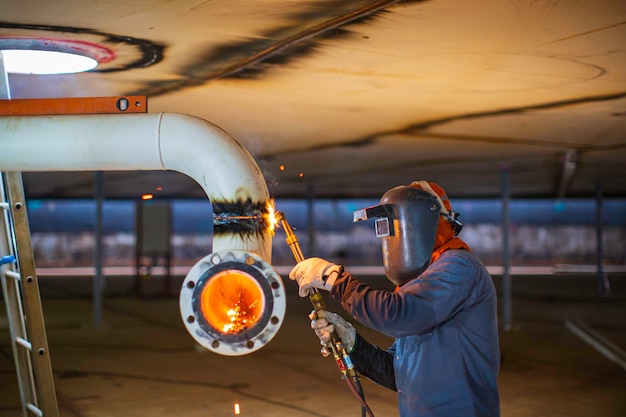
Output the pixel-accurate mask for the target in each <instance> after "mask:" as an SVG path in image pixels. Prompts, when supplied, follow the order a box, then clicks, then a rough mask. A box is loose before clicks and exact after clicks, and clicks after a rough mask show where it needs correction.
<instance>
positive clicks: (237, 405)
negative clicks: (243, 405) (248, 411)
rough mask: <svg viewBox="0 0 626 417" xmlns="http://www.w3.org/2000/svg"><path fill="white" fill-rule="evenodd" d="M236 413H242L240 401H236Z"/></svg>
mask: <svg viewBox="0 0 626 417" xmlns="http://www.w3.org/2000/svg"><path fill="white" fill-rule="evenodd" d="M235 414H236V415H239V414H241V409H240V407H239V403H237V402H236V403H235Z"/></svg>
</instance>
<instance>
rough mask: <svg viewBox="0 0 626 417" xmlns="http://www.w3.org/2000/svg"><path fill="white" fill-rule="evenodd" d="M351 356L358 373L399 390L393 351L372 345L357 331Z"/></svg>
mask: <svg viewBox="0 0 626 417" xmlns="http://www.w3.org/2000/svg"><path fill="white" fill-rule="evenodd" d="M391 350H392V351H393V346H392V348H391ZM350 357H351V358H352V361H353V362H354V367H355V369H356V370H357V372H358V373H360V374H361V375H364V376H366V377H368V378H369V379H371V380H372V381H374V382H375V383H377V384H379V385H382V386H383V387H385V388H389V389H390V390H392V391H397V389H396V378H395V374H394V371H393V354H392V353H390V352H388V351H385V350H382V349H381V348H379V347H378V346H374V345H372V344H371V343H369V342H368V341H367V340H365V339H364V338H363V336H361V335H360V334H358V333H357V337H356V343H355V345H354V349H352V352H351V353H350Z"/></svg>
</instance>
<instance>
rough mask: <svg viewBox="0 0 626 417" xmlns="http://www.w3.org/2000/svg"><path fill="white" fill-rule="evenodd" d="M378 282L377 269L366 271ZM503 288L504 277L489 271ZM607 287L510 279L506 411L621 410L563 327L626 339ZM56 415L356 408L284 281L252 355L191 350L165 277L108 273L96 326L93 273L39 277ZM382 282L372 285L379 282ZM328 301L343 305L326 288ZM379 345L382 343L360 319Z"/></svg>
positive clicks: (509, 414) (3, 394) (376, 404)
mask: <svg viewBox="0 0 626 417" xmlns="http://www.w3.org/2000/svg"><path fill="white" fill-rule="evenodd" d="M372 279H374V280H375V279H378V280H381V279H382V280H384V278H372ZM494 279H495V282H496V285H497V286H498V288H500V285H499V277H494ZM609 279H610V280H611V284H612V290H613V293H612V296H610V297H602V296H598V295H597V292H596V281H595V277H594V276H592V275H566V276H519V277H517V276H516V277H514V284H513V288H514V299H513V328H512V330H510V331H506V332H502V333H501V335H500V336H501V350H502V357H503V362H502V367H501V372H500V378H499V385H500V391H501V410H502V416H504V417H527V416H533V417H543V416H545V417H560V416H562V417H590V416H604V417H612V416H615V417H618V416H619V417H623V416H625V415H626V371H625V370H623V369H622V368H620V367H619V366H617V365H616V364H615V363H613V362H611V361H609V360H607V359H606V358H605V357H604V356H602V355H601V354H600V353H598V352H597V351H596V350H594V349H593V348H591V347H590V346H589V345H588V344H586V343H584V342H583V341H582V340H581V339H580V338H578V337H576V336H575V335H574V334H573V333H571V332H570V331H569V330H567V329H566V327H565V326H564V322H565V320H582V321H583V322H585V323H586V324H587V325H589V326H591V327H592V328H593V329H595V330H596V331H598V332H600V333H601V334H602V335H603V336H604V337H606V338H608V339H610V340H611V341H612V342H613V343H615V344H616V345H617V346H619V347H621V348H622V349H624V348H626V320H625V319H626V275H624V274H619V275H618V274H615V275H613V276H609ZM39 281H40V288H41V292H42V299H43V308H44V313H45V320H46V327H47V335H48V342H49V345H50V352H51V358H52V367H53V371H54V377H55V383H56V392H57V398H58V402H59V409H60V415H61V416H63V417H73V416H78V417H82V416H94V417H109V416H125V417H135V416H137V417H139V416H141V417H144V416H151V417H161V416H187V417H195V416H198V417H200V416H202V417H206V416H216V417H219V416H232V415H234V403H235V402H237V403H239V405H240V407H241V415H242V416H248V417H253V416H256V417H260V416H265V417H266V416H273V417H282V416H290V417H309V416H319V417H322V416H324V417H353V416H358V415H361V410H360V406H359V403H358V401H357V400H356V399H355V397H354V396H353V395H352V394H351V392H350V390H349V389H348V387H347V386H346V384H345V382H344V381H342V380H341V379H340V378H339V372H338V371H337V369H336V366H335V364H334V362H333V360H332V359H330V358H323V357H322V356H321V355H320V354H319V344H318V341H317V338H316V337H315V335H314V334H313V332H312V331H311V330H310V329H309V322H308V319H307V314H308V312H309V311H310V309H311V308H310V304H309V302H308V300H307V299H301V298H299V297H298V296H297V292H296V286H295V284H294V283H292V282H290V281H288V280H287V281H286V282H285V286H286V288H287V292H288V302H287V315H286V318H285V321H284V324H283V326H282V328H281V330H280V331H279V332H278V335H277V336H276V337H275V338H274V339H273V340H272V341H271V342H270V343H269V344H268V345H267V346H265V347H264V348H262V349H261V350H259V351H257V352H255V353H253V354H251V355H247V356H241V357H226V356H220V355H217V354H214V353H211V352H208V351H206V350H204V349H202V348H198V347H197V345H196V344H195V342H194V340H193V339H192V338H191V336H190V335H189V334H188V333H187V331H186V330H185V328H184V326H183V324H182V321H181V318H180V313H179V311H178V299H177V295H176V293H177V289H176V288H177V285H178V283H179V282H181V281H182V279H181V278H179V279H176V280H175V282H173V283H172V288H173V289H174V290H173V294H174V296H172V297H163V296H158V295H157V294H158V291H160V290H161V289H162V288H163V286H162V279H160V278H156V277H155V278H152V279H151V281H150V282H146V283H145V286H144V291H143V296H142V297H133V296H130V295H129V293H130V291H129V289H130V288H131V284H132V280H130V279H128V278H124V277H111V278H108V280H107V296H106V298H105V302H104V316H103V322H104V325H103V326H102V328H100V329H94V328H93V325H92V303H91V300H90V296H89V294H90V291H91V279H89V278H88V277H82V278H81V277H71V278H63V277H47V276H46V277H40V279H39ZM379 282H380V281H379ZM326 301H327V304H328V305H329V309H331V310H332V309H334V310H335V311H339V310H337V308H338V306H337V304H335V303H334V302H332V300H330V299H329V298H328V297H326ZM5 315H6V310H5V308H4V306H2V308H1V309H0V353H1V354H0V417H17V416H21V415H22V414H21V409H20V401H19V396H18V391H17V382H16V377H15V373H14V365H13V360H12V358H11V347H10V345H9V330H8V327H7V321H6V316H5ZM357 327H358V328H359V329H360V330H361V331H362V332H363V334H364V335H365V337H366V338H368V339H369V340H371V341H372V342H375V343H377V344H379V345H380V346H383V347H387V346H388V345H389V344H390V342H391V341H390V339H388V338H386V337H383V336H380V335H376V334H374V333H373V332H371V331H369V330H368V329H363V328H362V327H359V326H357ZM363 388H364V391H365V395H366V400H367V403H368V404H369V406H370V408H371V409H372V411H373V412H374V414H375V415H376V416H377V417H392V416H397V415H398V412H397V409H396V398H395V393H393V392H391V391H388V390H386V389H384V388H381V387H379V386H376V385H374V384H372V383H371V382H370V381H368V380H363Z"/></svg>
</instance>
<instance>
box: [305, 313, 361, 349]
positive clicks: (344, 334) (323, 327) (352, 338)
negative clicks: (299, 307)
mask: <svg viewBox="0 0 626 417" xmlns="http://www.w3.org/2000/svg"><path fill="white" fill-rule="evenodd" d="M309 318H310V319H311V328H312V329H313V330H315V334H316V335H317V337H319V338H320V343H321V344H322V345H326V344H328V342H329V341H330V335H331V333H332V332H333V331H336V332H337V336H339V338H341V341H342V342H343V345H344V346H345V347H346V351H347V352H348V353H350V352H352V349H354V344H355V342H356V329H355V328H354V327H352V324H350V323H348V322H347V321H345V320H344V319H343V318H342V317H341V316H340V315H338V314H336V313H331V312H330V311H325V310H319V311H315V310H313V311H312V312H311V314H309Z"/></svg>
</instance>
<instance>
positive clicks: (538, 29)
mask: <svg viewBox="0 0 626 417" xmlns="http://www.w3.org/2000/svg"><path fill="white" fill-rule="evenodd" d="M625 39H626V2H624V1H623V0H596V1H593V2H585V1H577V0H560V1H558V0H543V1H541V0H540V1H531V2H529V1H518V0H513V1H507V2H503V1H500V0H473V1H452V0H430V1H351V0H342V1H336V0H330V1H329V0H324V1H320V0H311V1H298V2H285V1H276V0H263V1H259V0H254V1H249V0H240V1H237V2H232V1H226V0H213V1H198V0H196V1H186V0H177V1H169V0H134V1H126V0H124V1H122V0H120V1H116V0H107V1H98V0H92V1H78V0H55V1H54V2H50V1H44V0H0V48H1V49H7V48H8V47H10V46H15V45H21V46H24V45H27V46H28V45H30V46H31V47H42V46H41V45H44V46H45V45H48V46H46V47H50V45H52V47H56V48H63V45H67V42H71V43H72V44H73V45H76V42H78V44H80V45H84V46H85V53H86V54H89V53H93V51H99V55H98V56H99V60H100V65H99V66H98V67H97V68H96V69H95V70H92V71H90V72H87V73H81V74H74V75H55V76H51V75H41V76H37V75H18V74H9V86H10V92H11V95H12V97H13V98H14V99H19V98H41V97H44V98H48V97H98V96H119V95H145V96H147V97H148V106H149V107H148V109H149V112H150V113H152V112H155V113H156V112H168V113H172V112H176V113H185V114H189V115H192V116H197V117H200V118H202V119H205V120H208V121H210V122H212V123H214V124H216V125H218V126H219V127H221V128H223V129H224V130H226V131H227V132H228V133H229V134H230V135H232V136H233V137H234V138H236V139H237V140H238V141H239V142H240V143H241V144H242V145H243V146H245V147H246V148H247V149H248V150H249V151H250V152H251V153H252V154H253V155H254V157H255V159H256V160H257V161H258V162H259V165H260V167H261V169H262V170H263V175H264V176H265V178H266V180H267V182H268V188H269V191H270V194H271V195H272V196H273V197H276V198H288V197H304V196H307V195H315V196H318V197H380V196H381V195H382V194H383V193H384V192H385V191H386V190H388V189H389V188H392V187H394V186H396V185H400V184H408V183H410V182H411V181H413V180H419V179H428V180H431V181H435V182H438V183H440V184H441V185H443V186H444V187H445V188H446V190H447V191H448V193H449V194H450V196H451V197H495V196H498V195H499V194H500V192H501V188H502V178H503V172H508V174H509V181H510V187H511V188H510V189H511V195H512V196H513V197H547V198H557V197H581V196H586V197H590V196H594V195H596V193H597V190H598V189H601V190H602V193H603V194H604V195H605V196H608V197H613V196H617V197H623V196H625V195H626V179H625V178H626V176H625V174H626V172H625V168H624V165H625V161H626V150H625V147H626V48H625V47H624V45H625V42H624V40H625ZM59 45H60V46H59ZM59 151H60V152H62V151H63V150H59ZM24 181H25V185H26V191H27V195H28V196H29V197H31V198H45V197H56V198H74V197H91V196H92V195H93V190H94V185H93V183H94V175H93V173H90V172H72V173H64V172H63V173H25V174H24ZM156 187H162V188H161V190H159V191H158V192H155V194H157V195H162V196H168V197H203V191H202V189H201V187H200V186H198V185H197V184H195V183H193V181H192V180H190V179H189V178H188V177H185V176H183V175H180V174H176V173H173V172H161V171H143V172H139V171H132V172H114V173H113V172H112V173H107V174H106V175H105V190H104V192H105V196H107V197H112V198H114V197H115V198H126V197H136V196H137V195H138V194H141V193H143V192H153V191H154V190H155V189H156Z"/></svg>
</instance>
